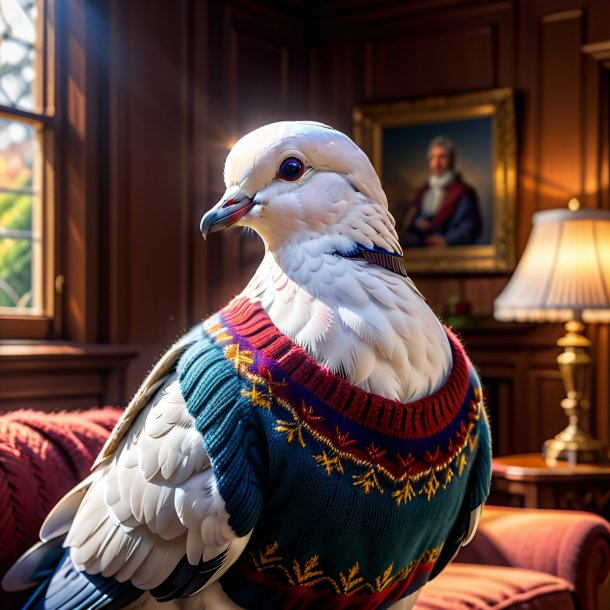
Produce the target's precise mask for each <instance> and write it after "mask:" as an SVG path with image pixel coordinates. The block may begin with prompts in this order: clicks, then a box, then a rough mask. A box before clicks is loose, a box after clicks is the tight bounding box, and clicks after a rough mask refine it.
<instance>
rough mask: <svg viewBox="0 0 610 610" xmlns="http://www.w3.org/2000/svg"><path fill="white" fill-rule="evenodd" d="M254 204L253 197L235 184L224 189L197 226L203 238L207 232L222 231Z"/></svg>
mask: <svg viewBox="0 0 610 610" xmlns="http://www.w3.org/2000/svg"><path fill="white" fill-rule="evenodd" d="M253 205H254V199H253V198H251V197H248V195H246V194H245V193H244V192H243V191H241V190H240V189H239V187H237V186H232V187H230V188H228V189H227V190H226V191H225V194H224V195H223V196H222V198H221V199H220V201H219V202H218V203H217V204H216V205H215V206H214V207H213V208H212V209H211V210H209V211H208V212H206V213H205V214H204V216H203V218H202V219H201V224H200V225H199V228H200V229H201V234H202V235H203V237H204V238H205V237H206V236H207V234H208V233H214V232H216V231H222V229H226V228H227V227H230V226H231V225H233V224H235V223H236V222H237V221H238V220H239V219H240V218H241V217H242V216H244V215H245V214H246V213H247V212H248V210H249V209H250V208H251V207H252V206H253Z"/></svg>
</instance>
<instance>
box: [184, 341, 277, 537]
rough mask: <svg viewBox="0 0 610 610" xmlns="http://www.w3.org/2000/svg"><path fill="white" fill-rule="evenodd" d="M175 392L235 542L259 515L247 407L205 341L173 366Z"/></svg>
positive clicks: (256, 462)
mask: <svg viewBox="0 0 610 610" xmlns="http://www.w3.org/2000/svg"><path fill="white" fill-rule="evenodd" d="M178 371H179V374H180V389H181V391H182V395H183V396H184V398H185V400H186V406H187V409H188V411H189V413H190V414H191V415H192V416H193V418H194V419H195V427H196V428H197V430H199V432H200V433H201V435H202V437H203V442H204V446H205V449H206V452H207V453H208V455H209V456H210V461H211V463H212V470H213V472H214V476H215V477H216V482H217V485H218V490H219V491H220V495H221V496H222V498H223V500H224V501H225V506H226V510H227V512H228V513H229V515H230V518H229V525H230V526H231V527H232V528H233V531H234V532H235V533H236V534H237V535H238V536H244V535H246V534H247V533H248V532H250V530H251V529H252V528H253V527H254V524H255V523H256V520H257V519H258V516H259V514H260V511H261V505H262V491H261V477H262V474H261V473H263V472H264V471H263V466H264V459H263V457H262V452H261V450H262V449H263V447H264V446H265V444H264V441H263V442H261V439H260V436H259V433H258V429H257V427H256V425H255V422H253V421H252V415H251V413H252V410H251V406H250V402H249V400H248V399H247V398H244V397H243V396H242V392H241V390H242V385H241V384H242V382H241V380H240V379H239V377H238V375H237V373H236V371H235V367H234V366H233V364H232V363H231V362H230V361H229V360H227V359H226V358H225V357H224V354H223V349H222V347H221V346H220V345H218V344H217V343H216V342H214V341H213V340H212V339H211V338H210V337H208V336H204V337H203V338H202V339H201V340H199V341H198V342H197V343H195V344H194V345H193V346H191V347H190V348H189V349H188V350H187V352H186V353H185V354H184V355H183V356H182V358H181V359H180V364H179V366H178Z"/></svg>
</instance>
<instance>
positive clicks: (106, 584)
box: [22, 551, 144, 610]
mask: <svg viewBox="0 0 610 610" xmlns="http://www.w3.org/2000/svg"><path fill="white" fill-rule="evenodd" d="M143 593H144V591H142V590H141V589H137V588H136V587H134V586H133V585H132V584H131V583H129V582H124V583H120V582H118V581H117V580H115V579H114V578H105V577H104V576H102V575H101V574H95V575H91V574H86V573H85V572H79V571H78V570H77V569H76V568H75V567H74V564H73V563H72V560H71V559H70V554H69V551H64V553H63V557H62V558H61V561H60V563H59V566H58V567H57V569H56V570H55V572H54V573H53V574H52V575H51V576H50V577H48V578H47V579H46V581H45V582H43V583H42V584H41V585H40V586H39V587H38V588H37V589H36V591H35V592H34V593H33V594H32V596H31V597H30V599H29V600H28V601H27V602H26V604H25V605H24V606H23V608H22V610H120V609H121V608H124V607H125V606H126V605H128V604H130V603H132V602H133V601H135V600H136V599H138V598H139V597H140V596H141V595H143Z"/></svg>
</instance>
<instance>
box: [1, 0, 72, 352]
mask: <svg viewBox="0 0 610 610" xmlns="http://www.w3.org/2000/svg"><path fill="white" fill-rule="evenodd" d="M35 1H36V3H37V5H38V10H39V15H40V18H39V19H38V20H37V23H36V32H37V40H42V44H41V45H40V51H39V52H37V53H36V59H35V62H36V63H37V68H38V69H37V74H40V79H41V82H42V86H41V87H40V89H39V90H38V92H37V93H35V96H36V97H35V99H36V102H37V103H36V104H35V106H36V107H38V108H40V113H38V112H29V111H25V110H21V109H18V108H13V107H10V106H5V105H2V104H0V118H3V119H9V120H17V121H20V122H23V123H27V124H28V125H30V126H33V127H34V129H35V130H36V134H37V146H38V153H39V163H40V166H39V167H37V168H36V170H35V171H36V173H37V174H38V175H37V176H35V178H34V180H35V181H38V183H39V186H40V194H39V195H38V205H39V206H40V209H39V211H38V215H39V222H40V225H39V226H40V242H41V245H40V247H41V253H40V260H41V265H40V272H39V277H38V278H33V281H39V282H40V294H41V303H40V313H23V312H20V311H15V312H11V311H10V309H9V308H2V311H1V312H0V339H3V340H41V339H52V338H57V337H59V336H60V335H61V326H62V324H61V307H60V302H59V299H60V298H61V293H62V291H63V277H62V276H59V275H57V273H56V268H57V259H58V256H57V239H56V236H57V222H56V202H57V190H56V171H57V167H58V163H57V160H58V146H57V142H58V137H57V130H58V125H59V120H58V117H57V111H56V109H57V107H58V104H57V100H56V92H57V90H58V87H57V70H56V64H57V57H56V40H57V31H56V29H57V23H58V11H57V10H56V4H55V0H35Z"/></svg>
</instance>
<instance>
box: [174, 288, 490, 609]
mask: <svg viewBox="0 0 610 610" xmlns="http://www.w3.org/2000/svg"><path fill="white" fill-rule="evenodd" d="M447 336H448V338H449V341H450V343H451V349H452V353H453V369H452V371H451V374H450V376H449V379H448V380H447V382H446V383H445V385H444V386H443V387H442V388H441V389H439V390H438V391H437V392H436V393H435V394H433V395H432V396H430V397H427V398H424V399H422V400H418V401H416V402H412V403H409V404H400V403H398V402H396V401H392V400H388V399H384V398H382V397H381V396H378V395H374V394H370V393H367V392H365V391H363V390H360V389H358V388H356V387H354V386H352V385H351V384H350V383H349V382H348V381H346V380H345V379H343V378H341V377H338V376H336V375H333V374H332V373H330V372H329V371H328V370H327V369H325V368H323V367H321V366H320V365H319V364H318V363H317V362H315V361H314V360H313V359H312V358H311V357H310V356H309V355H307V354H306V353H305V352H304V350H302V349H301V348H300V347H298V346H297V345H295V344H294V343H293V342H292V341H291V340H290V339H289V338H288V337H286V336H285V335H283V334H282V333H281V332H280V331H279V330H278V329H277V327H275V326H274V325H273V323H272V322H271V320H270V319H269V317H268V316H267V315H266V314H265V312H264V311H263V310H262V308H261V307H260V305H258V304H254V303H252V302H250V301H248V300H246V299H239V300H236V301H233V302H232V303H231V304H230V305H229V306H228V307H226V308H225V309H224V310H221V311H220V312H219V313H217V314H216V315H214V316H213V317H212V318H210V319H209V320H207V321H206V322H205V323H204V324H203V325H202V326H199V327H198V328H197V329H195V330H194V331H192V336H191V339H192V340H194V343H193V345H192V346H191V347H190V348H189V350H188V351H187V352H186V353H185V354H184V356H183V357H182V359H181V361H180V364H179V372H180V384H181V389H182V392H183V395H184V397H185V399H186V403H187V407H188V410H189V412H190V413H191V415H192V416H193V417H194V418H195V420H196V427H197V429H198V430H199V431H200V432H201V434H202V437H203V441H204V445H205V448H206V451H207V452H208V454H209V456H210V459H211V464H212V468H213V471H214V474H215V477H216V480H217V482H218V489H219V491H220V494H221V495H222V497H223V499H224V501H225V503H226V509H227V511H228V513H229V514H230V521H229V523H230V525H231V526H232V528H233V529H234V531H235V532H236V533H237V534H238V535H240V536H242V535H245V534H246V533H248V532H249V531H250V530H252V529H253V528H254V533H253V535H252V537H251V539H250V541H249V543H248V546H247V548H246V550H245V551H244V553H243V554H242V556H241V557H240V559H239V560H238V561H237V563H236V564H235V565H234V566H232V568H231V569H230V570H229V571H228V572H227V573H226V574H225V575H224V576H223V577H222V578H221V584H222V586H223V589H224V590H225V592H226V593H227V594H228V595H229V597H231V598H232V599H233V600H234V601H235V602H236V603H237V604H238V605H239V606H241V607H243V608H253V609H269V610H272V609H275V608H277V609H284V608H297V607H298V608H299V609H307V608H311V609H316V610H321V609H323V608H328V609H331V608H332V609H337V608H350V609H352V608H353V609H356V608H358V609H373V608H382V609H383V608H387V607H389V606H390V605H392V604H393V603H395V602H396V601H397V600H399V599H401V598H402V597H404V596H406V595H409V594H410V593H412V592H414V591H415V590H417V589H418V588H420V587H421V586H422V585H423V584H425V582H426V581H427V580H428V579H429V577H430V574H431V572H432V569H433V567H434V564H435V561H436V560H437V558H438V557H439V554H440V552H441V549H442V547H443V543H444V541H445V540H446V539H447V537H448V536H449V535H450V533H451V530H452V526H453V524H454V522H455V520H456V517H457V515H458V512H459V511H460V508H462V509H467V510H471V509H474V508H476V507H477V506H478V505H480V504H482V503H483V502H484V501H485V499H486V497H487V493H488V488H489V481H490V466H491V458H490V440H489V429H488V425H487V421H486V417H485V413H484V408H483V404H482V396H481V387H480V382H479V380H478V378H477V376H476V373H475V371H474V369H473V367H472V365H471V364H470V363H469V361H468V359H467V357H466V356H465V354H464V351H463V349H462V348H461V346H460V344H459V342H458V341H457V339H456V338H455V337H454V336H453V335H452V334H451V333H450V332H449V331H447Z"/></svg>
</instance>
